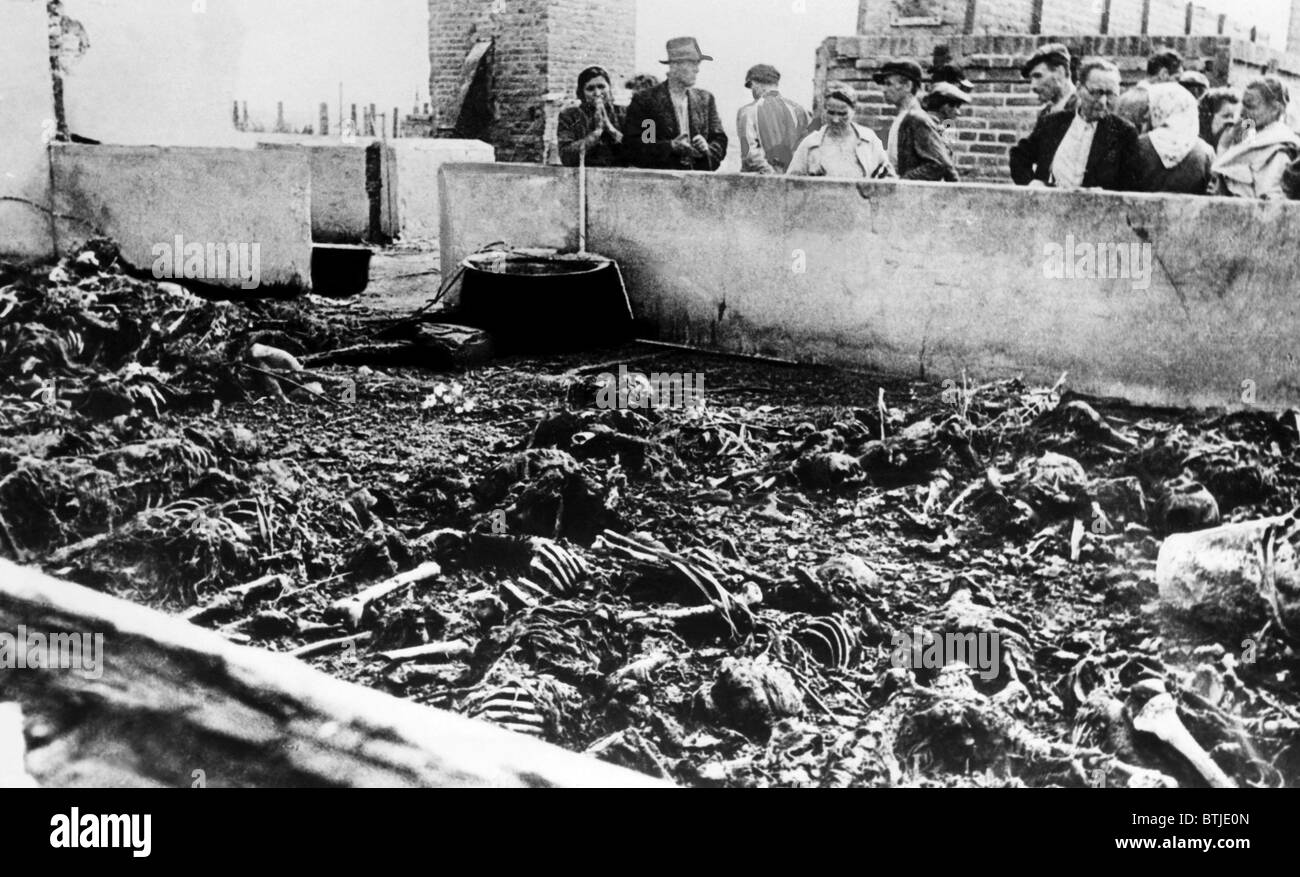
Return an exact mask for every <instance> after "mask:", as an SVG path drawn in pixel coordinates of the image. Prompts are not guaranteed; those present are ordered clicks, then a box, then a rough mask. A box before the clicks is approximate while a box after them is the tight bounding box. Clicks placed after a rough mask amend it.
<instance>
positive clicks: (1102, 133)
mask: <svg viewBox="0 0 1300 877" xmlns="http://www.w3.org/2000/svg"><path fill="white" fill-rule="evenodd" d="M1119 93H1120V73H1119V68H1118V67H1116V66H1115V65H1114V64H1113V63H1111V62H1110V61H1107V60H1104V59H1101V58H1092V59H1089V60H1086V61H1084V62H1083V64H1082V66H1081V67H1080V68H1079V106H1078V109H1077V111H1070V110H1065V111H1062V112H1059V113H1049V114H1048V115H1046V116H1044V117H1043V118H1041V119H1040V120H1039V121H1038V124H1037V125H1036V126H1035V127H1034V131H1033V133H1032V134H1030V135H1029V136H1028V137H1026V138H1024V139H1023V140H1021V141H1020V142H1019V143H1017V144H1016V145H1015V146H1013V147H1012V148H1011V155H1010V158H1011V178H1012V179H1013V180H1014V181H1015V182H1016V184H1017V185H1021V186H1029V187H1031V188H1041V187H1054V188H1059V189H1111V190H1119V191H1127V190H1131V189H1133V188H1135V187H1136V185H1137V180H1136V178H1135V175H1136V173H1137V168H1138V166H1139V165H1138V161H1137V156H1138V143H1137V129H1136V128H1134V127H1133V126H1132V125H1131V124H1129V123H1128V122H1126V121H1124V120H1123V119H1121V118H1119V117H1118V116H1116V115H1115V114H1114V106H1115V101H1116V99H1117V98H1118V97H1119Z"/></svg>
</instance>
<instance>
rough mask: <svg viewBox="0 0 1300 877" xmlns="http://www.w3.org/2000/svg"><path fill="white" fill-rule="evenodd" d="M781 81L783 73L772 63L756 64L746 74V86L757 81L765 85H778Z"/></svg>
mask: <svg viewBox="0 0 1300 877" xmlns="http://www.w3.org/2000/svg"><path fill="white" fill-rule="evenodd" d="M780 81H781V73H780V72H779V71H778V70H777V69H776V68H775V67H773V66H772V65H771V64H755V65H754V66H753V67H750V68H749V72H748V73H746V74H745V88H749V87H751V86H752V85H753V84H754V83H755V82H758V83H761V84H763V85H776V84H778V83H779V82H780Z"/></svg>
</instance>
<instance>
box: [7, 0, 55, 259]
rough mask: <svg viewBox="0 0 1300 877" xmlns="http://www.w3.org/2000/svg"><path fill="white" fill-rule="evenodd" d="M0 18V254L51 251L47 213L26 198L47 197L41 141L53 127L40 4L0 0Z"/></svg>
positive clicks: (42, 201)
mask: <svg viewBox="0 0 1300 877" xmlns="http://www.w3.org/2000/svg"><path fill="white" fill-rule="evenodd" d="M0 22H3V24H0V28H3V31H4V51H0V120H3V124H0V256H6V257H11V258H12V257H17V258H41V257H46V256H49V255H50V254H51V247H52V243H53V239H52V235H51V229H50V219H49V216H48V214H47V213H45V212H43V211H42V210H41V209H40V207H39V206H33V205H32V204H29V203H26V202H35V204H36V205H40V206H44V207H47V208H48V207H49V203H50V195H49V187H50V164H49V159H48V158H47V157H46V142H47V141H48V140H49V139H50V138H51V137H53V136H54V134H55V133H56V131H55V128H54V91H53V86H52V84H51V82H50V57H49V52H48V49H47V45H48V34H49V26H48V24H47V19H46V16H45V4H44V3H33V2H31V0H0ZM6 199H8V200H6ZM13 199H20V200H13Z"/></svg>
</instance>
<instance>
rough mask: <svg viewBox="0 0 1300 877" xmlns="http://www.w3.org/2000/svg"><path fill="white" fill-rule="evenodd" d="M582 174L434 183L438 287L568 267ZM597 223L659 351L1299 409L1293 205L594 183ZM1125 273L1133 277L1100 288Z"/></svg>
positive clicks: (482, 171)
mask: <svg viewBox="0 0 1300 877" xmlns="http://www.w3.org/2000/svg"><path fill="white" fill-rule="evenodd" d="M575 174H576V172H575V171H572V170H568V169H562V168H545V167H527V166H523V165H447V166H444V168H443V169H442V172H441V175H442V176H441V179H442V192H441V195H442V199H443V201H442V203H443V222H442V241H441V244H442V255H443V268H444V270H451V266H453V265H456V264H459V262H460V260H462V259H463V258H464V257H465V256H466V255H467V254H469V253H471V252H473V251H474V250H476V249H477V248H479V247H480V246H482V245H483V244H484V243H486V242H488V241H493V240H507V241H509V242H510V243H512V244H515V245H517V246H552V247H569V248H572V247H573V246H574V245H575V243H576V237H577V234H576V221H577V220H576V203H577V184H576V176H575ZM588 207H589V228H588V248H589V249H590V250H591V251H593V252H598V253H601V254H603V255H606V256H610V257H612V258H615V259H617V260H618V261H619V263H620V265H621V266H622V268H623V271H624V274H625V276H626V278H627V281H628V288H629V291H630V293H631V295H632V298H633V304H634V306H635V307H636V309H637V313H638V316H640V317H645V318H649V319H652V320H653V321H655V322H656V323H657V324H658V326H659V328H660V331H661V332H662V333H663V335H664V337H665V338H666V339H668V340H676V341H682V342H686V343H694V344H700V345H703V346H710V347H716V348H719V349H724V350H734V351H740V352H749V353H764V354H771V355H776V356H784V357H791V358H798V359H803V360H806V361H820V362H827V363H835V364H845V365H857V366H865V367H874V368H882V369H886V370H889V371H892V372H895V373H900V374H913V375H921V374H924V376H927V377H929V378H932V379H936V380H942V379H943V378H945V377H952V378H955V379H960V375H961V373H962V370H963V369H964V370H965V371H966V372H967V373H968V374H969V375H971V376H973V377H975V378H977V379H981V380H985V379H992V378H1001V377H1008V376H1014V375H1018V374H1024V375H1025V376H1026V378H1027V379H1028V380H1031V381H1034V382H1039V383H1046V384H1052V383H1054V382H1055V381H1056V380H1057V378H1059V377H1060V376H1061V374H1062V373H1063V372H1068V373H1069V381H1068V385H1069V386H1070V387H1071V388H1073V389H1076V390H1080V391H1084V392H1089V393H1096V394H1100V395H1107V396H1111V395H1113V396H1124V397H1127V398H1129V399H1131V400H1133V401H1135V402H1139V403H1146V404H1161V405H1190V406H1198V407H1240V406H1241V405H1242V404H1243V397H1245V398H1247V399H1253V400H1254V402H1255V404H1257V405H1259V406H1267V407H1283V406H1288V405H1300V362H1298V361H1297V358H1296V356H1295V353H1294V339H1295V337H1296V336H1297V335H1300V299H1297V297H1296V295H1295V290H1296V287H1297V280H1300V266H1298V265H1297V263H1296V261H1295V258H1294V253H1295V251H1296V247H1297V243H1300V240H1298V239H1297V235H1298V234H1300V232H1297V229H1298V228H1300V204H1295V203H1276V202H1254V201H1240V200H1234V199H1220V198H1202V197H1193V196H1158V195H1117V194H1110V193H1096V192H1058V191H1046V192H1034V191H1027V190H1024V189H1017V188H1011V187H1002V186H980V185H944V184H923V183H887V182H882V183H864V184H862V185H861V186H859V185H857V184H854V183H850V182H839V181H829V180H816V179H808V178H786V177H759V176H750V175H745V176H741V175H731V174H685V173H673V172H656V171H613V170H595V171H590V172H589V180H588ZM1144 245H1149V246H1146V247H1144ZM1135 246H1136V248H1137V249H1136V250H1133V249H1131V248H1133V247H1135ZM1120 248H1123V249H1122V251H1121V249H1120ZM1067 250H1068V251H1069V253H1070V255H1069V257H1068V258H1064V259H1063V258H1062V254H1063V253H1064V252H1066V251H1067ZM1120 252H1123V253H1125V254H1129V253H1134V254H1136V255H1137V256H1138V262H1136V263H1133V266H1135V267H1136V270H1137V272H1138V273H1141V272H1142V270H1143V269H1144V268H1145V270H1146V274H1145V277H1140V276H1138V277H1135V276H1131V275H1132V273H1134V272H1132V271H1130V272H1129V275H1128V276H1120V275H1121V274H1123V271H1122V270H1120V269H1122V268H1123V266H1122V265H1121V264H1120V263H1118V261H1116V263H1115V265H1114V270H1111V266H1110V260H1111V259H1115V258H1117V254H1118V253H1120ZM1112 254H1116V255H1112ZM1096 258H1099V259H1100V263H1099V264H1100V271H1099V272H1098V271H1097V265H1098V262H1096V261H1093V263H1092V265H1093V268H1092V273H1093V276H1088V275H1089V269H1088V259H1096ZM1067 263H1068V268H1067V267H1066V264H1067ZM1080 269H1082V270H1080ZM1098 274H1100V275H1101V276H1097V275H1098ZM1245 382H1250V383H1249V384H1246V383H1245ZM1247 388H1249V389H1250V391H1251V392H1250V393H1247V392H1246V390H1247Z"/></svg>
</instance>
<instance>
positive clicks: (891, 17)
mask: <svg viewBox="0 0 1300 877" xmlns="http://www.w3.org/2000/svg"><path fill="white" fill-rule="evenodd" d="M1107 5H1109V8H1110V16H1109V19H1108V27H1107V28H1103V27H1102V24H1103V19H1104V18H1105V12H1106V8H1107ZM1189 6H1190V7H1191V10H1192V15H1191V24H1192V27H1191V30H1190V31H1189V30H1188V28H1187V22H1188V7H1189ZM1036 10H1037V15H1038V21H1037V26H1035V11H1036ZM1144 12H1145V14H1146V19H1147V26H1146V28H1145V29H1144V28H1143V26H1142V23H1143V15H1144ZM1245 15H1246V13H1244V12H1243V13H1242V16H1243V17H1244V16H1245ZM1251 24H1252V23H1251V22H1247V21H1244V20H1243V21H1238V20H1235V19H1234V18H1232V17H1231V16H1229V17H1228V20H1227V21H1226V22H1225V25H1224V29H1223V31H1222V33H1224V34H1226V35H1229V36H1233V37H1235V38H1238V39H1246V40H1249V39H1250V38H1251ZM914 31H927V32H931V33H939V34H972V35H977V34H978V35H992V34H1027V33H1055V34H1075V35H1088V34H1102V33H1106V34H1110V35H1114V36H1130V35H1141V34H1157V35H1171V36H1177V35H1191V36H1216V35H1219V34H1220V22H1219V16H1218V15H1215V14H1213V13H1211V12H1210V11H1209V10H1207V9H1205V8H1204V7H1200V6H1197V5H1196V4H1195V3H1188V2H1187V0H1109V4H1108V3H1107V0H859V7H858V33H859V34H860V35H863V36H886V35H889V34H903V33H908V32H914ZM1256 39H1257V40H1258V41H1259V42H1265V41H1266V40H1267V34H1264V33H1260V34H1257V35H1256Z"/></svg>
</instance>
